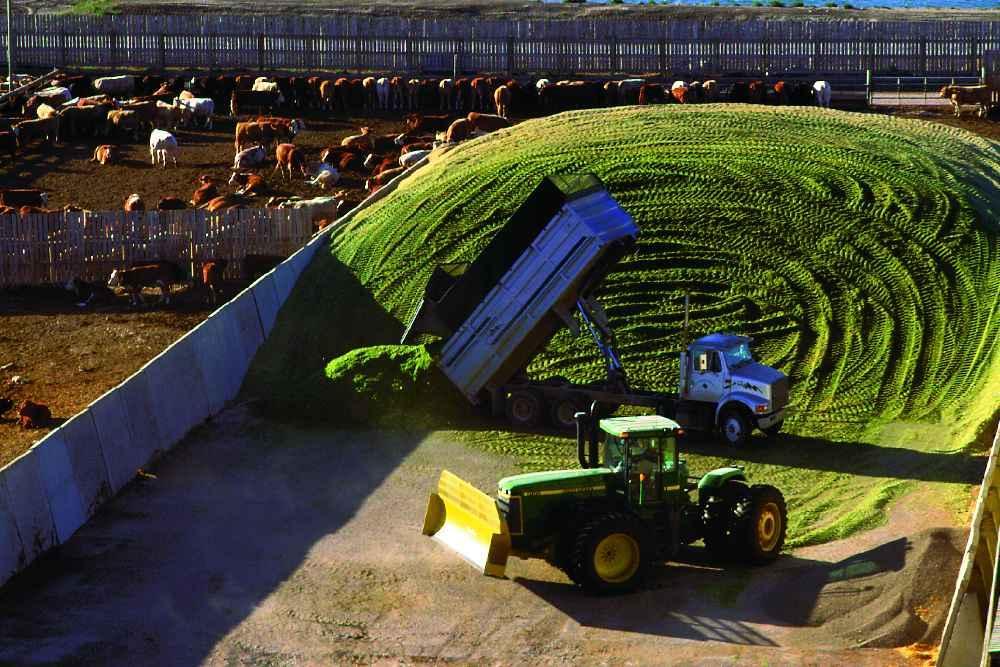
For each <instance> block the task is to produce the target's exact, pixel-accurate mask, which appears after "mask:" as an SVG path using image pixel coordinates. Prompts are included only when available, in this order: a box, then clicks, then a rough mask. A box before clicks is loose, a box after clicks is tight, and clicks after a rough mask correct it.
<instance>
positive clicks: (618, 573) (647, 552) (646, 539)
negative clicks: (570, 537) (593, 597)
mask: <svg viewBox="0 0 1000 667" xmlns="http://www.w3.org/2000/svg"><path fill="white" fill-rule="evenodd" d="M653 552H654V548H653V540H652V538H651V537H650V536H649V531H648V530H647V529H646V526H645V525H643V523H642V522H641V521H640V520H639V519H637V518H636V517H634V516H632V515H630V514H625V513H623V512H611V513H609V514H605V515H603V516H600V517H598V518H597V519H594V520H593V521H591V522H590V523H588V524H586V525H585V526H584V527H583V528H582V529H581V530H580V532H579V533H577V536H576V541H575V542H574V544H573V553H572V555H571V557H570V563H569V574H570V578H571V579H573V581H575V582H577V583H578V584H580V585H581V586H583V587H584V588H585V589H586V590H588V591H590V592H592V593H625V592H628V591H632V590H635V589H636V588H637V587H638V586H640V585H641V584H642V582H643V581H645V579H646V575H647V574H648V572H649V564H650V559H651V558H652V557H653Z"/></svg>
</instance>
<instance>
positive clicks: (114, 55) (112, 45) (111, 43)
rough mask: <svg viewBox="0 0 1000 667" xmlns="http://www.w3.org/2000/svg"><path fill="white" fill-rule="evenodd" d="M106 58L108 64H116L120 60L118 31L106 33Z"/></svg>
mask: <svg viewBox="0 0 1000 667" xmlns="http://www.w3.org/2000/svg"><path fill="white" fill-rule="evenodd" d="M108 59H109V61H110V62H109V63H108V64H109V65H112V66H114V65H117V64H118V63H119V62H121V61H120V60H119V59H118V33H117V32H112V33H109V34H108Z"/></svg>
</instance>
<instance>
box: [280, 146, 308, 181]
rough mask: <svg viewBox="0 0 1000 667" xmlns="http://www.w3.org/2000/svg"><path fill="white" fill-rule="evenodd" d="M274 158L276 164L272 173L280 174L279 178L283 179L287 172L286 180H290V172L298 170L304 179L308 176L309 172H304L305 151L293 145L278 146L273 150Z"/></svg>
mask: <svg viewBox="0 0 1000 667" xmlns="http://www.w3.org/2000/svg"><path fill="white" fill-rule="evenodd" d="M274 157H275V160H276V161H277V164H276V165H275V166H274V171H272V172H271V173H272V174H273V173H274V172H275V171H280V172H281V177H282V179H284V177H285V170H286V169H287V170H288V179H289V180H291V179H292V171H293V170H294V169H298V170H299V171H300V172H302V175H303V176H305V177H308V176H309V172H308V171H307V170H306V164H305V162H306V159H305V151H303V150H302V149H301V148H298V147H297V146H296V145H295V144H278V147H277V148H276V149H274Z"/></svg>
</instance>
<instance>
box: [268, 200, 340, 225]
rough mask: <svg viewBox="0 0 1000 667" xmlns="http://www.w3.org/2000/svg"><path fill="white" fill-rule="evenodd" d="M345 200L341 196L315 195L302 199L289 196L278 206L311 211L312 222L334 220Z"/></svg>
mask: <svg viewBox="0 0 1000 667" xmlns="http://www.w3.org/2000/svg"><path fill="white" fill-rule="evenodd" d="M342 201H343V199H342V198H340V197H329V196H327V197H313V198H312V199H300V198H299V197H289V198H288V199H286V200H285V201H283V202H282V203H280V204H278V208H294V209H300V210H301V209H304V210H306V211H308V212H309V219H310V220H311V221H312V222H316V221H317V220H322V219H324V218H325V219H327V220H333V219H334V218H336V217H337V211H339V210H340V205H341V202H342Z"/></svg>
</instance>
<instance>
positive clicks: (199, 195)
mask: <svg viewBox="0 0 1000 667" xmlns="http://www.w3.org/2000/svg"><path fill="white" fill-rule="evenodd" d="M218 196H219V188H218V187H217V186H216V184H215V182H214V181H213V180H212V179H210V178H209V179H207V180H202V181H201V186H200V187H199V188H198V189H197V190H195V191H194V194H193V195H191V205H192V206H198V207H201V206H204V205H205V204H207V203H208V202H210V201H212V200H213V199H215V198H216V197H218Z"/></svg>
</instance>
